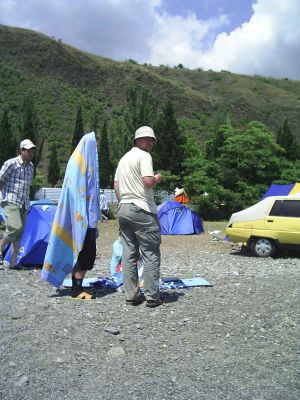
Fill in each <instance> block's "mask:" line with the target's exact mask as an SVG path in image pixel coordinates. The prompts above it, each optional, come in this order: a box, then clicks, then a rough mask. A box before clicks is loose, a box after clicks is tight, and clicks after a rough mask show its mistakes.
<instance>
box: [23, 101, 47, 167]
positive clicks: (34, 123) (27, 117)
mask: <svg viewBox="0 0 300 400" xmlns="http://www.w3.org/2000/svg"><path fill="white" fill-rule="evenodd" d="M20 139H21V140H24V139H30V140H31V141H32V142H33V143H34V144H35V145H36V147H37V149H36V152H35V156H34V160H33V163H34V168H35V170H36V168H37V166H38V164H39V162H40V161H41V157H42V152H43V147H44V142H45V136H44V135H43V133H42V132H41V130H40V129H39V121H38V117H37V113H36V109H35V105H34V101H33V98H32V96H25V98H24V100H23V104H22V109H21V122H20Z"/></svg>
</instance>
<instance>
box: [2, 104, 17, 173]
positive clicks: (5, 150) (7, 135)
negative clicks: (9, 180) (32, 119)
mask: <svg viewBox="0 0 300 400" xmlns="http://www.w3.org/2000/svg"><path fill="white" fill-rule="evenodd" d="M0 143H2V145H1V147H0V166H1V165H2V164H3V163H4V161H6V160H8V159H9V158H12V157H15V156H16V152H17V140H16V137H15V135H13V133H12V129H11V124H10V121H9V118H8V112H7V110H5V111H4V113H3V116H2V119H1V122H0ZM4 144H5V145H4Z"/></svg>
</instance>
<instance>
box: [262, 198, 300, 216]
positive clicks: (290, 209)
mask: <svg viewBox="0 0 300 400" xmlns="http://www.w3.org/2000/svg"><path fill="white" fill-rule="evenodd" d="M269 215H273V216H278V217H292V218H300V200H276V201H275V203H274V205H273V207H272V209H271V211H270V214H269Z"/></svg>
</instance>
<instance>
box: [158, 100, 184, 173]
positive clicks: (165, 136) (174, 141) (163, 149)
mask: <svg viewBox="0 0 300 400" xmlns="http://www.w3.org/2000/svg"><path fill="white" fill-rule="evenodd" d="M156 135H157V146H156V148H155V150H154V163H155V166H156V168H157V169H159V170H170V171H171V172H172V174H174V175H180V174H181V173H182V166H181V164H182V162H183V160H184V154H183V144H184V138H183V135H182V133H181V131H180V129H179V126H178V124H177V120H176V115H175V110H174V105H173V103H172V101H171V100H168V102H167V104H166V105H165V106H164V107H163V109H162V114H161V115H160V118H159V121H158V123H157V125H156Z"/></svg>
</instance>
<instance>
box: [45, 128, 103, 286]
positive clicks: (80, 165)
mask: <svg viewBox="0 0 300 400" xmlns="http://www.w3.org/2000/svg"><path fill="white" fill-rule="evenodd" d="M99 219H100V207H99V182H98V153H97V144H96V138H95V133H94V132H91V133H88V134H86V135H84V136H83V137H82V138H81V140H80V142H79V143H78V145H77V147H76V148H75V150H74V152H73V154H72V155H71V157H70V159H69V161H68V165H67V169H66V173H65V177H64V182H63V186H62V191H61V195H60V199H59V203H58V206H57V211H56V214H55V217H54V222H53V226H52V230H51V234H50V239H49V243H48V247H47V251H46V255H45V261H44V266H43V269H42V274H41V277H42V279H44V280H45V281H47V282H49V283H50V284H51V285H53V286H55V287H59V286H60V285H61V284H62V282H63V281H64V279H65V277H66V276H67V275H68V274H69V273H70V272H71V271H72V270H73V267H74V265H75V263H76V261H77V258H78V254H79V252H80V251H81V249H82V247H83V243H84V239H85V235H86V231H87V228H96V229H97V228H98V221H99ZM97 232H98V231H97Z"/></svg>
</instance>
